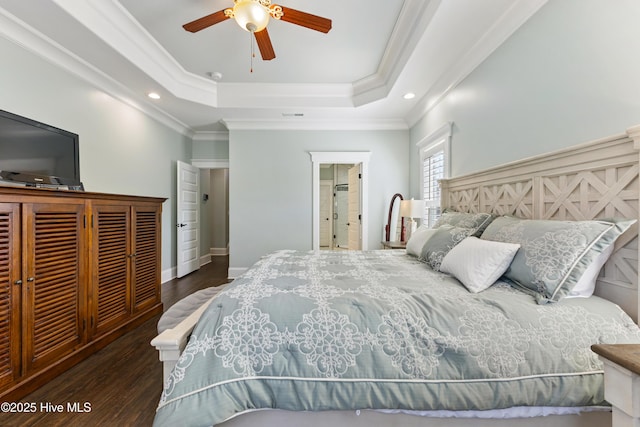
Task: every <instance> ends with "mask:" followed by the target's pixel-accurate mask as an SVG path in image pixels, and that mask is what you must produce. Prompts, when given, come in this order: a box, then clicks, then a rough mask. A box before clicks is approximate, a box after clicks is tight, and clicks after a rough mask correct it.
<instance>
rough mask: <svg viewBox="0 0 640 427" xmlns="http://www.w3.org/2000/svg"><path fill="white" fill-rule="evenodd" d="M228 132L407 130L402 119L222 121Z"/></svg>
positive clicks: (407, 127)
mask: <svg viewBox="0 0 640 427" xmlns="http://www.w3.org/2000/svg"><path fill="white" fill-rule="evenodd" d="M221 122H222V124H224V125H225V126H226V128H227V129H229V130H407V129H409V126H407V123H406V122H405V121H404V120H402V119H371V120H333V119H326V120H311V119H305V118H302V117H300V118H289V119H272V120H268V119H264V120H258V119H222V120H221Z"/></svg>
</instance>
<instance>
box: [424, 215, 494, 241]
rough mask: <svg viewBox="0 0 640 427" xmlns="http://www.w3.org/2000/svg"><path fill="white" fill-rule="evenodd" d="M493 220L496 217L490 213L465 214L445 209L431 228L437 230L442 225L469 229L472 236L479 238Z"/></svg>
mask: <svg viewBox="0 0 640 427" xmlns="http://www.w3.org/2000/svg"><path fill="white" fill-rule="evenodd" d="M495 218H496V216H495V215H493V214H490V213H467V212H457V211H454V210H451V209H445V210H444V212H443V213H442V215H440V218H438V220H437V221H436V223H435V224H434V226H433V228H438V227H441V226H442V225H452V226H454V227H460V228H471V229H473V230H474V231H473V234H472V236H480V235H481V234H482V232H483V231H484V230H485V229H486V228H487V226H488V225H489V224H491V221H493V220H494V219H495Z"/></svg>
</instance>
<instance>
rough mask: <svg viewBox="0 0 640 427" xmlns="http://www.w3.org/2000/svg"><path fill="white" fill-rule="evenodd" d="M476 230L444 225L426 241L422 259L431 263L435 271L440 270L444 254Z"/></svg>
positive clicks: (421, 254)
mask: <svg viewBox="0 0 640 427" xmlns="http://www.w3.org/2000/svg"><path fill="white" fill-rule="evenodd" d="M473 232H474V229H472V228H461V227H452V226H450V225H442V226H441V227H438V228H437V229H436V232H435V233H434V234H433V235H432V236H431V237H430V238H429V240H427V241H426V243H425V244H424V246H423V247H422V252H421V253H420V260H422V261H424V262H426V263H427V264H429V266H430V267H431V268H432V269H434V270H435V271H440V264H442V260H443V259H444V256H445V255H446V254H448V253H449V251H450V250H451V249H453V247H454V246H455V245H457V244H458V243H460V242H462V241H463V240H464V239H466V238H467V237H469V236H471V235H472V234H473Z"/></svg>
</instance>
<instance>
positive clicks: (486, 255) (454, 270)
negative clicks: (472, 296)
mask: <svg viewBox="0 0 640 427" xmlns="http://www.w3.org/2000/svg"><path fill="white" fill-rule="evenodd" d="M519 248H520V245H519V244H517V243H503V242H493V241H491V240H481V239H478V238H477V237H467V238H466V239H464V240H463V241H462V242H460V243H459V244H458V245H456V246H455V247H454V248H453V249H451V250H450V251H449V253H448V254H447V255H445V257H444V259H443V260H442V264H441V265H440V271H442V272H443V273H449V274H451V275H453V276H454V277H455V278H456V279H458V280H459V281H460V282H462V284H463V285H464V286H465V287H466V288H467V289H468V290H469V291H471V292H480V291H484V290H485V289H487V288H488V287H489V286H491V285H493V284H494V283H495V281H496V280H498V279H499V278H500V276H502V274H503V273H504V272H505V271H507V268H509V264H511V260H512V259H513V257H514V256H515V254H516V252H518V249H519Z"/></svg>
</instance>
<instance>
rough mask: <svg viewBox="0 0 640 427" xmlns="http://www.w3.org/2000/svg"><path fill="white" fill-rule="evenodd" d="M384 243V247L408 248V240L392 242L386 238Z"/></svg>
mask: <svg viewBox="0 0 640 427" xmlns="http://www.w3.org/2000/svg"><path fill="white" fill-rule="evenodd" d="M380 243H382V248H383V249H406V248H407V242H397V241H396V242H391V241H388V240H385V241H383V242H380Z"/></svg>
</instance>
